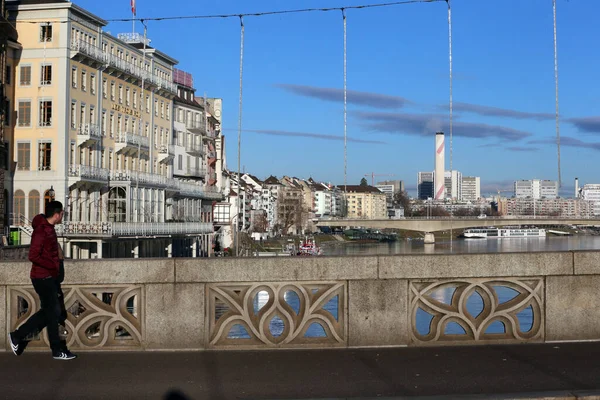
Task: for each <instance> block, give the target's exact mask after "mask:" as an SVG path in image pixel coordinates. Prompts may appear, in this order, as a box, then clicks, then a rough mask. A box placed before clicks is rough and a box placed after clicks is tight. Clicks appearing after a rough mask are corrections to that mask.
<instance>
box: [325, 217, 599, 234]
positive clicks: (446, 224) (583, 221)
mask: <svg viewBox="0 0 600 400" xmlns="http://www.w3.org/2000/svg"><path fill="white" fill-rule="evenodd" d="M316 225H317V226H329V227H344V228H346V227H348V228H349V227H364V228H378V229H402V230H407V231H416V232H423V233H426V232H439V231H449V230H451V229H466V228H474V227H479V226H496V227H498V226H515V225H520V226H523V225H527V226H558V225H586V226H590V225H591V226H600V218H560V217H534V216H527V217H491V218H490V217H488V218H477V217H452V218H451V217H441V218H440V217H436V218H404V219H319V220H317V222H316Z"/></svg>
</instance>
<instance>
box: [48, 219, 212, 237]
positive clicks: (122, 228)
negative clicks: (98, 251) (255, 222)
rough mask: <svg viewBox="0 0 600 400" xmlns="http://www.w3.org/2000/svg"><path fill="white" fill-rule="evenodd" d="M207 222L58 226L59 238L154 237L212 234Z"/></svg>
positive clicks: (210, 225) (107, 223)
mask: <svg viewBox="0 0 600 400" xmlns="http://www.w3.org/2000/svg"><path fill="white" fill-rule="evenodd" d="M212 232H213V224H212V223H206V222H184V223H178V222H64V223H63V224H61V225H57V226H56V233H57V234H58V236H66V237H70V236H99V237H114V236H154V235H174V234H180V235H187V234H202V233H212Z"/></svg>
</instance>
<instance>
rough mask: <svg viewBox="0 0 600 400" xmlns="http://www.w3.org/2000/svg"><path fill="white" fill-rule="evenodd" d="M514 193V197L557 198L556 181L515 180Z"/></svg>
mask: <svg viewBox="0 0 600 400" xmlns="http://www.w3.org/2000/svg"><path fill="white" fill-rule="evenodd" d="M514 194H515V197H516V198H532V199H542V198H546V199H552V198H557V197H558V182H557V181H549V180H540V179H530V180H520V181H515V183H514Z"/></svg>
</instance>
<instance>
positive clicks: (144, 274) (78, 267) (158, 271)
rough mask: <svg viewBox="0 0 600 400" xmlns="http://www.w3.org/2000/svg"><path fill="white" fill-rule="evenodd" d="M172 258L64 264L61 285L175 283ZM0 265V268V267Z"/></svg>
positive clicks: (67, 262)
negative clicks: (62, 282)
mask: <svg viewBox="0 0 600 400" xmlns="http://www.w3.org/2000/svg"><path fill="white" fill-rule="evenodd" d="M174 260H175V259H173V258H141V259H132V258H112V259H101V260H78V261H71V260H68V261H66V262H65V285H101V284H106V283H107V281H109V283H110V284H124V283H129V284H135V283H137V284H143V283H168V282H174V280H175V261H174ZM0 265H1V264H0Z"/></svg>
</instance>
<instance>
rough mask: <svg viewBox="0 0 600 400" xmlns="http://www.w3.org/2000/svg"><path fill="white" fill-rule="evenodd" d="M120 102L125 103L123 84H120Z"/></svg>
mask: <svg viewBox="0 0 600 400" xmlns="http://www.w3.org/2000/svg"><path fill="white" fill-rule="evenodd" d="M119 104H123V85H119Z"/></svg>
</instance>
